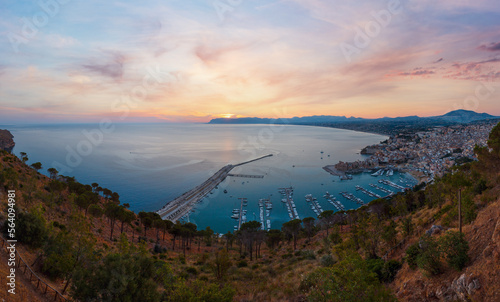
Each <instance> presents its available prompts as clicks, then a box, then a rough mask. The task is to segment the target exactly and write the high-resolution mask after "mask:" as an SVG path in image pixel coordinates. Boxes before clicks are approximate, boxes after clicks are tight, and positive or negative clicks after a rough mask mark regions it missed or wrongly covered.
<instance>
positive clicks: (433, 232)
mask: <svg viewBox="0 0 500 302" xmlns="http://www.w3.org/2000/svg"><path fill="white" fill-rule="evenodd" d="M442 230H443V227H442V226H440V225H433V226H432V227H431V228H430V229H428V230H427V231H425V234H426V235H429V236H431V235H436V234H440V233H441V231H442Z"/></svg>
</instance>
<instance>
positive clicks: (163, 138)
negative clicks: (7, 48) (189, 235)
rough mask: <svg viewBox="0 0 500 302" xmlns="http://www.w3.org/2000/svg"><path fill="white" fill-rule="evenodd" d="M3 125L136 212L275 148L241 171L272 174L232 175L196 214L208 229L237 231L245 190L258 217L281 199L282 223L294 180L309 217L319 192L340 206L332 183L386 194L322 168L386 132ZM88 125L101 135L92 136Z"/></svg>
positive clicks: (276, 215) (39, 155) (38, 154)
mask: <svg viewBox="0 0 500 302" xmlns="http://www.w3.org/2000/svg"><path fill="white" fill-rule="evenodd" d="M3 128H7V129H9V130H11V132H12V133H13V135H14V139H15V141H16V147H15V149H14V153H16V154H17V155H19V152H22V151H23V152H26V153H28V157H29V162H28V163H29V164H31V163H34V162H37V161H39V162H41V163H42V164H43V167H44V169H43V171H41V172H44V173H46V169H47V168H50V167H55V168H56V169H58V170H59V171H61V172H62V173H61V174H63V175H68V176H75V177H76V179H77V180H78V181H80V182H82V183H86V184H90V183H92V182H97V183H99V185H100V186H102V187H105V188H109V189H110V190H112V191H116V192H118V193H119V194H120V196H121V202H122V203H129V204H130V205H131V209H132V210H134V211H135V212H139V211H154V210H157V209H159V208H161V207H162V206H163V205H164V204H165V203H166V202H167V201H169V200H172V199H173V198H175V197H177V196H179V195H180V194H182V193H183V192H185V191H187V190H189V189H191V188H193V187H194V186H196V185H198V184H200V183H202V182H203V181H205V180H206V179H207V178H208V177H210V175H211V174H212V173H214V172H216V171H217V170H219V169H220V168H221V167H222V166H224V165H226V164H228V163H232V164H236V163H239V162H243V161H246V160H249V159H252V158H255V157H258V156H261V155H266V154H270V153H272V154H274V156H273V157H270V158H266V159H263V160H261V161H257V162H254V163H251V164H248V165H245V166H242V167H241V168H240V169H238V170H236V171H233V173H241V174H255V175H264V176H265V177H264V178H262V179H255V178H251V179H250V178H239V177H228V178H227V179H226V180H225V181H224V182H223V183H221V184H220V185H219V188H218V189H216V190H214V191H213V192H212V194H209V195H208V196H207V197H206V198H205V199H204V200H203V202H202V203H200V204H198V205H197V207H196V209H195V211H194V212H193V213H191V215H190V217H189V220H190V221H191V222H194V223H196V224H197V225H198V227H199V228H205V227H206V226H211V227H212V229H214V230H215V231H217V232H227V231H228V230H233V227H234V225H235V223H236V221H235V220H233V219H231V218H230V216H231V214H232V213H231V212H232V209H233V208H239V201H238V197H246V198H247V199H248V201H249V202H248V206H247V208H246V209H247V211H248V212H247V219H248V220H254V219H255V220H259V209H258V200H259V199H260V198H270V199H271V201H272V202H273V210H272V212H271V216H270V220H271V224H272V228H280V227H281V224H282V223H284V222H286V221H288V220H289V218H288V213H287V210H286V208H285V206H284V204H283V203H282V202H281V196H280V195H279V193H278V188H279V187H289V186H292V187H294V189H295V192H294V200H295V204H296V206H297V211H298V213H299V215H300V218H305V217H308V216H312V217H314V216H315V214H314V212H313V211H312V210H311V208H310V206H309V204H307V203H306V201H305V198H304V196H305V195H306V194H313V196H315V197H317V198H318V201H319V203H320V205H321V206H322V207H323V209H325V210H328V209H332V210H334V207H333V206H332V205H331V204H330V203H328V202H327V201H326V199H324V198H323V197H322V196H323V195H324V194H325V192H326V191H329V192H330V193H331V194H333V195H334V196H335V197H337V200H339V201H341V202H342V203H343V204H344V205H345V207H346V208H348V209H349V208H356V207H358V205H357V204H355V203H353V202H350V201H348V200H346V199H344V198H343V197H342V196H340V195H339V194H338V193H339V192H341V191H349V192H351V193H354V194H355V195H356V196H358V197H360V198H362V199H363V200H364V201H365V202H368V201H370V200H371V199H373V198H371V197H369V196H368V195H365V194H363V193H361V192H357V191H356V190H355V185H357V184H359V185H361V186H363V187H365V188H367V189H370V190H372V191H375V192H376V193H378V194H380V195H385V194H384V193H382V192H380V191H377V190H375V189H373V188H371V187H369V186H368V184H369V183H377V180H378V179H380V177H378V178H375V177H372V176H370V175H369V174H367V173H363V174H359V175H354V179H353V180H350V181H340V180H339V178H338V177H335V176H331V175H330V174H328V173H327V172H325V171H324V170H323V169H322V167H323V166H325V165H327V164H335V163H337V162H338V161H339V160H342V161H353V160H356V159H361V158H362V155H359V154H358V153H359V151H360V150H361V148H363V147H364V146H366V145H371V144H375V143H378V142H380V141H382V140H385V139H386V137H384V136H380V135H373V134H366V133H360V132H354V131H347V130H340V129H332V128H321V127H306V126H279V127H278V126H275V127H271V126H269V125H194V124H176V125H172V124H121V125H114V129H113V131H111V132H109V133H104V134H103V136H102V137H101V136H100V135H97V134H95V132H92V131H94V130H95V129H98V126H95V125H43V126H7V127H5V126H4V127H3ZM84 131H87V132H90V133H94V135H93V136H89V135H87V136H86V135H85V134H84ZM89 137H90V138H89ZM321 152H323V153H321ZM384 178H387V177H386V176H384ZM400 178H403V179H404V181H405V182H407V183H411V182H413V180H412V179H411V178H410V177H409V176H407V175H398V174H397V173H395V175H394V176H392V177H390V179H392V180H393V181H394V182H397V183H398V184H403V183H401V182H400V181H399V179H400ZM379 185H381V184H379ZM381 186H383V187H385V186H384V185H381ZM387 188H389V189H390V187H387ZM224 190H227V193H224V192H223V191H224ZM393 190H394V189H393ZM254 213H255V215H254Z"/></svg>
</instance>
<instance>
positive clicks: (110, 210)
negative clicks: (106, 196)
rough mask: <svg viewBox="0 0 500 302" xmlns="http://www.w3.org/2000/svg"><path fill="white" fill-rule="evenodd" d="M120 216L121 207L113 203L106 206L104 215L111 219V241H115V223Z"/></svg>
mask: <svg viewBox="0 0 500 302" xmlns="http://www.w3.org/2000/svg"><path fill="white" fill-rule="evenodd" d="M119 214H120V207H119V206H118V205H117V204H115V203H113V202H108V203H106V204H105V205H104V215H106V217H108V219H109V225H110V227H111V233H110V236H109V240H113V231H114V229H115V222H116V219H117V218H118V216H119Z"/></svg>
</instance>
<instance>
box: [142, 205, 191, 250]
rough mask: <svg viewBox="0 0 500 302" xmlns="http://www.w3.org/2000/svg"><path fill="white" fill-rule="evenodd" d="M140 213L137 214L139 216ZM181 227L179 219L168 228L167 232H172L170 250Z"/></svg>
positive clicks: (173, 248)
mask: <svg viewBox="0 0 500 302" xmlns="http://www.w3.org/2000/svg"><path fill="white" fill-rule="evenodd" d="M140 214H141V213H139V216H140ZM181 228H182V225H181V223H180V222H179V221H177V222H176V223H175V224H174V225H173V226H172V228H171V229H170V230H168V232H169V233H170V234H172V236H173V238H172V250H173V251H175V240H176V239H177V237H178V236H179V235H180V234H181Z"/></svg>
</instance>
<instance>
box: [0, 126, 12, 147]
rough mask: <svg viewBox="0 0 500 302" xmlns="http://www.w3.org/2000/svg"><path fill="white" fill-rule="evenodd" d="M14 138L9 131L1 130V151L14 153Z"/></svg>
mask: <svg viewBox="0 0 500 302" xmlns="http://www.w3.org/2000/svg"><path fill="white" fill-rule="evenodd" d="M13 138H14V136H13V135H12V133H10V132H9V131H8V130H1V129H0V150H6V151H9V152H10V151H12V148H14V145H15V143H14V140H13Z"/></svg>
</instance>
